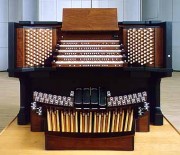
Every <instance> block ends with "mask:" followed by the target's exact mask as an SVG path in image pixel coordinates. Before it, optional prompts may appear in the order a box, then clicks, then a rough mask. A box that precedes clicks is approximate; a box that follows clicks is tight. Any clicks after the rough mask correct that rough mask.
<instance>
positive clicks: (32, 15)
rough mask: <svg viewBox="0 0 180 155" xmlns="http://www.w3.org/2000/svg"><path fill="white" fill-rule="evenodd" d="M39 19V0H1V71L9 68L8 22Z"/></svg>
mask: <svg viewBox="0 0 180 155" xmlns="http://www.w3.org/2000/svg"><path fill="white" fill-rule="evenodd" d="M21 20H38V0H0V71H5V70H7V68H8V22H18V21H21Z"/></svg>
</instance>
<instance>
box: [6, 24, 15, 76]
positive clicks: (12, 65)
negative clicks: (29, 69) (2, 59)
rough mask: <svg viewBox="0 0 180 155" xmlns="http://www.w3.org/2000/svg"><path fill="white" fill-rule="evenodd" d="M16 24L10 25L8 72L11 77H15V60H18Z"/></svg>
mask: <svg viewBox="0 0 180 155" xmlns="http://www.w3.org/2000/svg"><path fill="white" fill-rule="evenodd" d="M15 25H16V23H13V22H9V24H8V72H9V76H10V77H13V76H14V69H15V58H16V54H15V53H16V51H15V50H16V27H15Z"/></svg>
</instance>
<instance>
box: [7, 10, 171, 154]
mask: <svg viewBox="0 0 180 155" xmlns="http://www.w3.org/2000/svg"><path fill="white" fill-rule="evenodd" d="M171 39H172V36H171V23H168V22H155V21H154V22H153V21H144V22H119V23H118V21H117V10H116V9H88V8H87V9H64V10H63V22H62V23H60V22H35V21H34V22H28V21H22V22H19V23H12V22H10V23H9V69H8V71H9V76H13V77H17V78H19V80H20V111H19V114H18V124H19V125H25V124H28V123H29V122H30V123H31V131H33V132H39V131H43V132H45V149H47V150H67V149H69V150H72V149H73V150H74V149H75V150H77V149H93V150H98V149H100V150H133V149H134V136H135V132H148V131H149V130H150V127H149V126H150V124H155V125H162V124H163V115H162V112H161V109H160V81H161V78H163V77H167V76H171V73H172V60H171V54H172V51H171V50H172V47H171V46H172V45H171Z"/></svg>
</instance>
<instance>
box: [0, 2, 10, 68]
mask: <svg viewBox="0 0 180 155" xmlns="http://www.w3.org/2000/svg"><path fill="white" fill-rule="evenodd" d="M8 6H9V1H7V0H0V70H6V69H7V63H8V37H7V34H8V20H9V17H8V15H9V14H8V10H9V8H8Z"/></svg>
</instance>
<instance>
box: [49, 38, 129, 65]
mask: <svg viewBox="0 0 180 155" xmlns="http://www.w3.org/2000/svg"><path fill="white" fill-rule="evenodd" d="M59 43H60V44H57V46H56V47H57V49H56V56H54V57H55V60H54V62H53V66H55V67H123V66H124V65H125V64H126V55H125V50H124V48H123V47H124V46H123V44H122V43H120V41H119V40H61V41H59Z"/></svg>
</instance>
